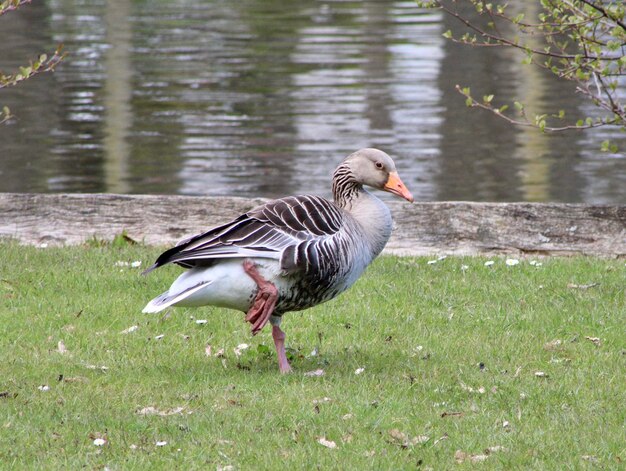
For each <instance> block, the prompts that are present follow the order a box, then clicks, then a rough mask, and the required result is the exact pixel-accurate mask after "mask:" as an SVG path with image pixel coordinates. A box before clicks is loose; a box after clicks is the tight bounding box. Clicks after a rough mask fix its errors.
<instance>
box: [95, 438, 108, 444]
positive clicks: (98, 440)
mask: <svg viewBox="0 0 626 471" xmlns="http://www.w3.org/2000/svg"><path fill="white" fill-rule="evenodd" d="M106 442H107V441H106V440H105V439H104V438H96V439H95V440H94V441H93V444H94V445H96V446H103V445H104V444H105V443H106Z"/></svg>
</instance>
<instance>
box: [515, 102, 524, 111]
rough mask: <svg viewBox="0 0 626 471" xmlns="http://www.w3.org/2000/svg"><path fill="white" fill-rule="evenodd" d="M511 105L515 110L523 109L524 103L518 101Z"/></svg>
mask: <svg viewBox="0 0 626 471" xmlns="http://www.w3.org/2000/svg"><path fill="white" fill-rule="evenodd" d="M513 106H515V109H516V110H517V111H523V110H524V105H523V104H521V103H520V102H519V101H516V102H514V103H513Z"/></svg>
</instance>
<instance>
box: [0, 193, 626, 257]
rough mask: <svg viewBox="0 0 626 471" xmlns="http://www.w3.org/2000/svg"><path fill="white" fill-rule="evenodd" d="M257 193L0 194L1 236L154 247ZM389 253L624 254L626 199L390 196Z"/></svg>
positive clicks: (248, 203)
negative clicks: (121, 238) (413, 199)
mask: <svg viewBox="0 0 626 471" xmlns="http://www.w3.org/2000/svg"><path fill="white" fill-rule="evenodd" d="M262 201H263V200H261V199H246V198H229V197H222V198H209V197H187V196H155V195H110V194H15V193H0V237H4V238H14V239H17V240H19V241H20V242H22V243H25V244H42V243H46V244H49V245H65V244H68V245H70V244H80V243H83V242H84V241H85V240H87V239H89V238H92V237H96V238H99V239H104V240H111V239H112V238H113V237H114V236H115V235H116V234H119V233H121V232H122V231H126V233H127V234H128V235H129V236H130V237H131V238H133V239H136V240H139V241H143V242H145V243H146V244H151V245H169V244H173V243H175V242H176V241H178V240H179V239H181V238H182V237H185V236H188V235H192V234H195V233H198V232H201V231H203V230H205V229H208V228H209V227H211V226H214V225H217V224H221V223H224V222H226V221H228V220H229V219H231V218H232V217H234V216H236V215H238V214H240V213H241V212H243V211H247V210H249V209H250V208H252V207H254V206H256V205H258V204H259V203H261V202H262ZM389 206H390V207H391V210H392V212H393V214H394V220H395V224H396V228H395V230H394V233H393V235H392V239H391V240H390V242H389V244H388V248H387V250H388V251H389V252H395V253H404V254H413V255H420V254H443V253H447V254H481V253H484V254H490V253H516V254H520V253H533V254H546V255H548V254H563V255H571V254H589V255H601V256H609V257H626V205H582V204H557V203H546V204H538V203H467V202H441V203H414V204H412V205H411V204H408V203H404V202H391V203H390V204H389Z"/></svg>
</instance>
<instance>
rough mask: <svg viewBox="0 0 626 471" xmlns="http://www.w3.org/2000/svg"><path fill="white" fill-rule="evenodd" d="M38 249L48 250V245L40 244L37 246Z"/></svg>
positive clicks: (45, 243)
mask: <svg viewBox="0 0 626 471" xmlns="http://www.w3.org/2000/svg"><path fill="white" fill-rule="evenodd" d="M39 248H40V249H46V248H48V243H47V242H42V243H41V244H39Z"/></svg>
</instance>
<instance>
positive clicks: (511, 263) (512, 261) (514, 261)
mask: <svg viewBox="0 0 626 471" xmlns="http://www.w3.org/2000/svg"><path fill="white" fill-rule="evenodd" d="M505 263H506V264H507V265H508V266H509V267H514V266H515V265H519V260H518V259H516V258H507V259H506V262H505Z"/></svg>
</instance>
